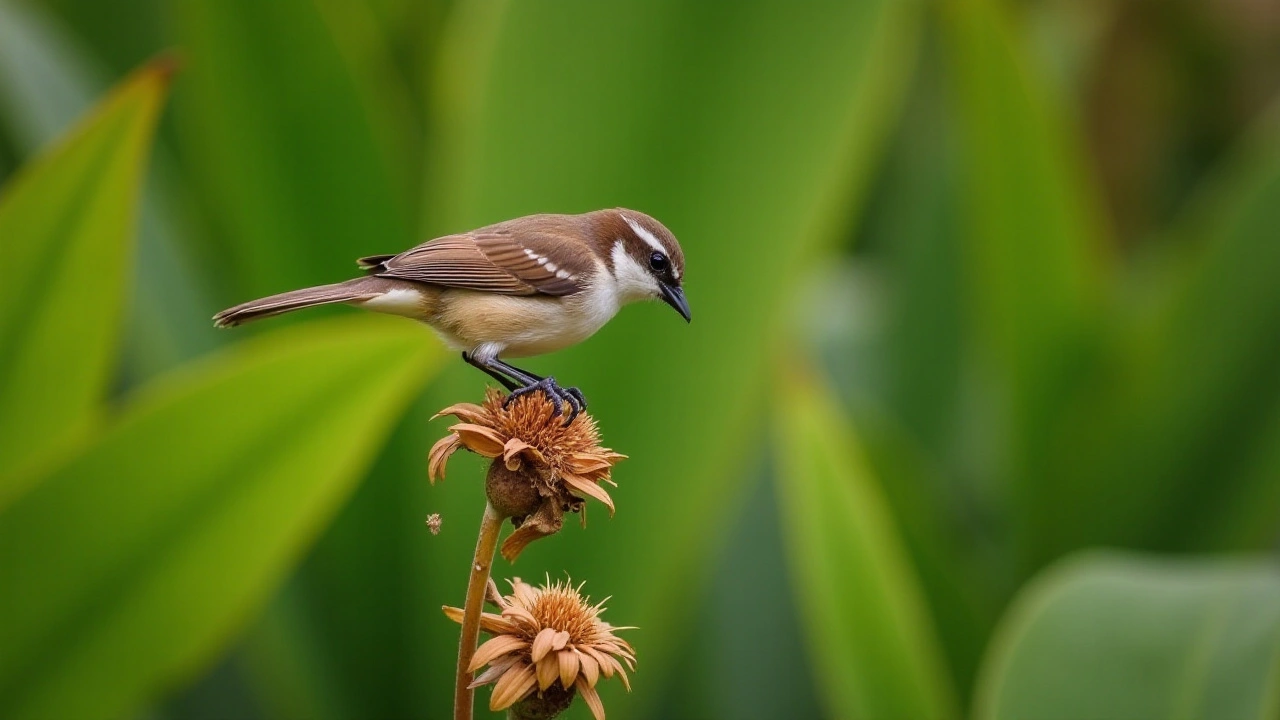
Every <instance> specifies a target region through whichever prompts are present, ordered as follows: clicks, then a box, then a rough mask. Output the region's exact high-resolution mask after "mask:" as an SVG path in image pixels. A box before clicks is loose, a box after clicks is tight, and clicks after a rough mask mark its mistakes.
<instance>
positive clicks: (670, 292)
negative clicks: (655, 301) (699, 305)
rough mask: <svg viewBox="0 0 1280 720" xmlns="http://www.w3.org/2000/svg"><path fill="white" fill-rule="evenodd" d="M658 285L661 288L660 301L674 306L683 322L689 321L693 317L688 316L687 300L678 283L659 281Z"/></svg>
mask: <svg viewBox="0 0 1280 720" xmlns="http://www.w3.org/2000/svg"><path fill="white" fill-rule="evenodd" d="M660 287H661V288H662V302H664V303H666V304H668V305H670V306H671V307H673V308H675V309H676V312H678V313H680V317H682V318H684V321H685V322H691V321H692V320H693V318H691V317H690V316H689V301H688V300H685V299H684V290H682V289H680V286H679V285H668V284H666V283H661V284H660Z"/></svg>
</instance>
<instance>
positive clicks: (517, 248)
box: [361, 231, 593, 296]
mask: <svg viewBox="0 0 1280 720" xmlns="http://www.w3.org/2000/svg"><path fill="white" fill-rule="evenodd" d="M575 250H577V251H576V252H575ZM361 262H362V263H364V264H365V266H367V267H368V269H369V270H370V272H372V273H373V274H374V275H377V276H379V277H385V278H396V279H399V280H413V281H416V282H421V283H428V284H431V285H441V286H444V287H452V288H463V289H467V290H480V291H483V292H492V293H499V294H502V295H537V294H542V295H554V296H561V295H572V294H573V293H576V292H579V291H581V290H582V289H583V287H584V285H583V281H584V278H585V277H587V275H588V274H589V273H590V272H591V270H592V269H593V268H592V266H591V265H590V263H592V262H593V261H592V254H591V253H590V252H589V251H588V248H586V247H585V246H583V247H580V248H575V247H573V241H572V240H569V239H567V238H564V237H559V236H555V235H551V234H548V233H540V232H521V233H513V232H508V231H491V232H485V231H477V232H474V233H467V234H463V235H446V236H445V237H441V238H436V239H435V240H431V241H428V242H425V243H423V244H421V245H419V246H417V247H415V248H413V249H411V250H406V251H405V252H402V253H400V254H399V255H395V256H393V257H390V258H384V257H381V256H377V257H373V258H366V259H364V260H362V261H361Z"/></svg>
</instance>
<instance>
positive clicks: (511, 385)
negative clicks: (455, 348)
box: [462, 350, 522, 391]
mask: <svg viewBox="0 0 1280 720" xmlns="http://www.w3.org/2000/svg"><path fill="white" fill-rule="evenodd" d="M462 360H463V362H465V363H466V364H468V365H470V366H471V367H473V368H477V369H479V370H480V371H481V372H483V373H484V374H485V375H488V376H489V377H491V378H493V379H494V380H497V381H498V382H499V383H500V384H501V385H502V387H504V388H506V389H507V390H509V391H510V390H515V389H516V388H518V387H521V386H522V383H519V382H516V381H514V380H511V379H510V378H508V377H507V376H506V375H503V374H502V373H501V372H499V371H498V370H497V369H496V368H492V367H489V366H488V365H486V364H484V363H482V362H480V361H478V360H476V359H475V358H473V357H471V354H470V353H468V352H467V351H465V350H464V351H462Z"/></svg>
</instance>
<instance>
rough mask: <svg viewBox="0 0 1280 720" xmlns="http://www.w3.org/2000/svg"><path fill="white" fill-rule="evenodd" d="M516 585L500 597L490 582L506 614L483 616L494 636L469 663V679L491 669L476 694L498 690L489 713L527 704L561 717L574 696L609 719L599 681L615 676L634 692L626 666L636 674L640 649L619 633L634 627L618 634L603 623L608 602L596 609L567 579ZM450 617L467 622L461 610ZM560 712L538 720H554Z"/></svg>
mask: <svg viewBox="0 0 1280 720" xmlns="http://www.w3.org/2000/svg"><path fill="white" fill-rule="evenodd" d="M510 582H511V590H512V592H511V594H510V595H508V596H506V597H502V596H500V595H499V594H498V591H497V588H496V586H494V585H493V583H492V581H490V584H489V594H490V600H491V601H492V602H493V603H494V604H496V605H497V606H498V607H499V608H500V609H501V614H500V615H495V614H493V613H488V612H486V613H484V614H483V615H481V617H480V628H481V630H483V631H484V632H487V633H489V634H491V635H493V637H492V638H491V639H489V640H487V641H486V642H485V643H484V644H483V645H481V646H480V647H479V648H478V649H477V650H476V654H475V656H474V657H473V658H472V660H471V667H470V672H475V671H476V670H479V669H480V668H481V667H483V666H484V665H486V664H487V665H488V666H489V668H488V669H487V670H485V671H484V672H483V673H481V674H480V675H479V676H477V677H476V678H475V680H474V681H473V682H472V683H471V687H479V686H481V685H487V684H489V683H493V694H492V695H490V697H489V709H491V710H502V709H504V708H508V707H511V706H512V705H515V704H516V703H519V702H522V701H523V702H524V703H525V704H526V705H529V704H536V705H542V706H546V705H548V704H550V705H560V707H559V710H563V709H564V708H565V707H568V704H569V702H570V701H571V700H572V699H573V692H574V691H575V690H576V691H577V692H578V694H580V695H582V699H583V700H584V701H586V703H587V707H589V708H591V714H592V715H594V716H595V717H596V720H604V705H602V704H601V702H600V696H599V694H597V693H596V682H597V681H598V680H599V679H600V677H601V676H604V677H605V678H611V677H613V676H614V674H615V673H616V674H617V675H619V676H620V677H621V678H622V684H623V685H625V686H626V688H627V690H628V691H630V690H631V681H630V679H628V677H627V672H626V670H625V669H623V663H625V664H626V666H627V669H630V670H631V671H632V672H635V660H636V657H635V650H633V649H632V648H631V645H629V644H628V643H627V641H625V640H623V639H622V638H620V637H618V636H617V635H614V633H615V632H616V631H619V630H632V629H634V628H629V627H613V626H611V625H610V624H609V623H607V622H604V621H603V620H601V619H600V613H601V612H603V611H604V603H605V602H606V601H607V600H608V598H606V599H605V600H602V601H600V602H599V603H597V604H595V605H591V604H590V600H589V599H588V598H586V597H583V595H582V593H581V592H580V591H581V587H582V586H581V585H579V586H578V587H576V588H575V587H573V586H572V585H571V584H570V583H569V581H568V580H565V581H564V582H557V583H551V582H550V581H548V582H547V584H545V585H543V586H542V587H533V586H532V585H529V584H527V583H524V582H521V580H520V578H515V579H513V580H511V581H510ZM444 613H445V615H446V616H448V617H449V619H451V620H453V621H454V622H461V621H462V610H461V609H459V608H455V607H445V608H444ZM559 710H555V712H559ZM555 712H552V713H551V714H542V715H540V716H542V717H553V716H554V714H555ZM520 714H523V715H526V716H530V715H532V714H533V713H530V712H525V713H520Z"/></svg>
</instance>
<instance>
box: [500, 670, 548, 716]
mask: <svg viewBox="0 0 1280 720" xmlns="http://www.w3.org/2000/svg"><path fill="white" fill-rule="evenodd" d="M536 682H538V678H537V677H535V676H534V674H533V668H532V667H530V666H529V665H527V664H525V663H520V664H519V665H518V666H516V667H513V668H511V669H510V670H508V671H507V672H505V673H504V674H503V675H502V677H500V678H498V682H497V683H495V684H494V686H493V694H492V695H490V696H489V709H490V710H494V711H497V710H506V709H507V708H509V707H511V706H512V705H515V704H516V703H517V702H519V701H520V699H521V698H523V697H524V696H525V695H528V694H529V691H530V690H532V689H533V685H534V683H536Z"/></svg>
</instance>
